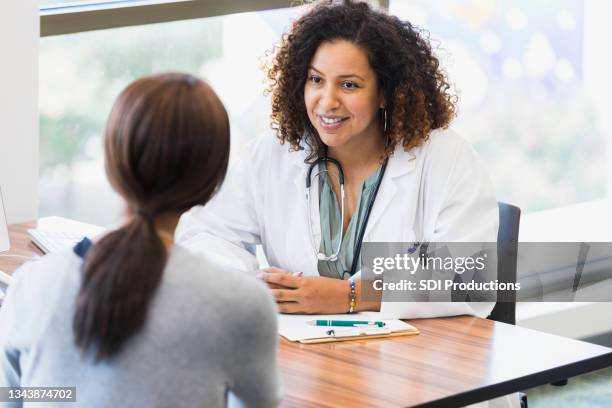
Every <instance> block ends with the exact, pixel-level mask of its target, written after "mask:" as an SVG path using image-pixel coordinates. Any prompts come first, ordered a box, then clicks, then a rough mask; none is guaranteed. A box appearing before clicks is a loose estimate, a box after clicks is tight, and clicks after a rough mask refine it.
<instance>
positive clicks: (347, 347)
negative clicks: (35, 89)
mask: <svg viewBox="0 0 612 408" xmlns="http://www.w3.org/2000/svg"><path fill="white" fill-rule="evenodd" d="M33 225H34V223H26V224H18V225H12V226H10V227H9V231H10V237H11V243H12V249H11V252H10V253H13V254H19V255H24V256H30V255H33V254H40V252H39V251H38V250H37V249H36V247H35V246H33V244H32V243H31V242H30V241H29V239H28V238H27V235H26V229H27V228H31V227H32V226H33ZM22 262H23V259H11V258H5V257H2V258H0V269H2V270H4V271H6V272H12V271H13V270H14V269H16V268H17V267H18V266H19V265H20V264H21V263H22ZM411 323H412V324H414V325H415V326H416V327H418V328H419V330H420V331H421V334H419V335H418V336H410V337H398V338H393V339H371V340H360V341H351V342H343V343H326V344H312V345H302V344H295V343H291V342H289V341H286V340H284V339H281V340H280V350H279V353H280V367H281V372H282V377H283V383H284V389H285V398H284V400H283V403H282V406H283V407H406V406H417V407H440V406H442V407H458V406H462V405H466V404H471V403H474V402H479V401H484V400H487V399H491V398H495V397H498V396H501V395H505V394H509V393H512V392H515V391H519V390H525V389H528V388H531V387H535V386H537V385H542V384H547V383H550V382H554V381H559V380H562V379H564V378H570V377H573V376H576V375H579V374H583V373H586V372H589V371H594V370H597V369H600V368H604V367H607V366H610V365H612V349H609V348H606V347H601V346H597V345H594V344H589V343H585V342H581V341H577V340H572V339H568V338H564V337H558V336H553V335H550V334H545V333H541V332H537V331H534V330H530V329H525V328H521V327H516V326H511V325H507V324H504V323H498V322H493V321H490V320H486V319H480V318H477V317H471V316H458V317H451V318H439V319H422V320H414V321H411ZM568 324H571V322H568ZM611 404H612V401H611Z"/></svg>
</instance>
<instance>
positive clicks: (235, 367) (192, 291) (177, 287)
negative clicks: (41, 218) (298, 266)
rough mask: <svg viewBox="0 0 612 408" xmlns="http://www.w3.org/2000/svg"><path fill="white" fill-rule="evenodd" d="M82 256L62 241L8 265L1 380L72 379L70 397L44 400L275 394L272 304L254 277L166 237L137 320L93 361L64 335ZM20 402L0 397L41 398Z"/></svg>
mask: <svg viewBox="0 0 612 408" xmlns="http://www.w3.org/2000/svg"><path fill="white" fill-rule="evenodd" d="M81 262H82V260H81V258H79V257H78V256H77V255H76V254H74V253H73V252H72V251H65V252H62V253H57V254H53V255H49V256H45V257H44V258H43V259H41V260H39V261H36V262H30V263H28V264H26V265H24V266H23V267H22V268H21V269H20V270H18V271H17V272H15V274H14V277H15V279H14V281H13V283H12V284H11V287H10V288H9V291H8V295H7V298H6V300H5V302H4V304H3V305H2V308H0V387H18V386H22V387H43V386H47V387H50V386H54V387H55V386H70V387H76V400H77V402H76V403H74V402H71V403H64V404H63V405H62V404H60V403H57V404H56V403H45V404H43V405H44V406H45V407H49V408H51V407H60V406H61V407H64V406H65V407H71V408H74V407H87V408H96V407H139V408H140V407H148V408H154V407H160V408H161V407H164V408H166V407H210V408H213V407H224V406H226V405H227V404H228V403H229V405H238V406H242V405H244V406H248V407H271V406H276V405H277V404H278V402H279V400H280V386H279V375H278V370H277V364H276V352H277V343H278V332H277V322H276V314H275V309H276V308H275V305H274V302H273V301H272V299H271V297H270V295H269V294H268V293H267V289H266V288H265V287H264V286H263V284H262V283H260V282H258V281H257V280H256V279H254V278H250V277H247V276H245V275H244V274H243V273H241V272H237V271H231V270H225V269H223V268H221V267H219V266H217V265H215V264H213V263H211V262H210V261H207V260H206V259H205V258H203V257H202V256H201V255H198V254H193V253H191V252H189V251H188V250H186V249H184V248H181V247H179V246H174V247H173V248H172V249H171V250H170V253H169V260H168V264H167V266H166V269H165V271H164V274H163V277H162V281H161V284H160V286H159V288H158V291H157V293H156V295H155V297H154V299H153V301H152V303H151V307H150V309H149V314H148V320H147V322H146V324H145V327H144V329H143V330H142V331H141V332H139V333H138V334H137V335H135V336H134V337H133V338H131V339H130V340H129V341H128V342H127V343H126V344H125V346H124V347H123V349H122V350H121V352H120V353H119V355H117V356H116V358H114V359H112V360H110V361H105V362H102V363H98V364H95V363H93V362H92V360H91V358H83V357H82V356H81V354H79V352H78V351H77V349H76V348H75V346H74V343H73V333H72V319H73V316H74V303H75V298H76V294H77V292H78V289H79V285H80V274H81V272H80V266H81ZM29 404H30V403H23V405H22V404H21V403H16V404H12V405H10V404H8V403H6V402H0V407H21V406H35V407H38V406H41V405H40V403H31V405H29Z"/></svg>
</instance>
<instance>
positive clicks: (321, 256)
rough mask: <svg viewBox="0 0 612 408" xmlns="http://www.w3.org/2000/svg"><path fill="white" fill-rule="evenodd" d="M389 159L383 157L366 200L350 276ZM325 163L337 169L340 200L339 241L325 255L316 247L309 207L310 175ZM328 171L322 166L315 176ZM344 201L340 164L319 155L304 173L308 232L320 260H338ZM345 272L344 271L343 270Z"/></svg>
mask: <svg viewBox="0 0 612 408" xmlns="http://www.w3.org/2000/svg"><path fill="white" fill-rule="evenodd" d="M388 160H389V159H385V161H384V163H383V165H382V167H381V168H380V173H379V174H378V178H377V179H376V185H375V187H374V191H373V192H372V195H371V196H370V200H369V201H368V206H367V207H366V212H365V214H364V216H363V222H362V223H361V228H360V229H359V234H358V235H357V241H356V242H355V248H354V255H353V263H352V265H351V270H350V272H349V273H350V276H353V275H354V274H355V272H357V263H358V259H359V254H360V252H361V244H362V243H363V235H364V234H365V230H366V226H367V225H368V219H369V218H370V213H371V212H372V207H373V206H374V202H375V201H376V195H377V194H378V190H379V188H380V184H381V182H382V178H383V176H384V175H385V170H386V169H387V162H388ZM321 163H323V164H327V163H330V164H332V165H333V166H335V167H336V169H337V170H338V181H339V183H340V201H341V205H340V214H341V219H340V241H339V242H338V248H337V249H336V250H335V251H333V253H332V254H331V255H327V254H325V253H324V252H320V251H319V250H318V248H317V246H316V245H317V244H316V242H315V238H314V234H313V232H312V217H311V214H312V213H311V207H310V201H311V200H310V198H311V197H310V187H311V179H312V178H311V176H312V171H313V170H314V169H315V168H316V167H318V165H319V164H321ZM328 172H329V171H328V170H327V166H326V165H325V166H323V169H322V170H320V171H318V172H317V173H316V174H315V177H317V176H319V175H320V174H321V173H328ZM344 201H345V195H344V171H343V170H342V166H341V165H340V162H338V160H336V159H332V158H331V157H327V156H323V157H319V158H318V159H317V160H315V161H314V162H313V163H312V164H311V165H310V167H309V168H308V172H307V174H306V202H307V203H308V204H307V211H308V214H307V216H308V231H309V233H310V240H311V242H312V247H313V248H314V250H315V254H316V257H317V259H318V260H320V261H332V262H334V261H336V260H338V255H339V254H340V249H341V248H342V240H343V239H344ZM345 273H346V272H345Z"/></svg>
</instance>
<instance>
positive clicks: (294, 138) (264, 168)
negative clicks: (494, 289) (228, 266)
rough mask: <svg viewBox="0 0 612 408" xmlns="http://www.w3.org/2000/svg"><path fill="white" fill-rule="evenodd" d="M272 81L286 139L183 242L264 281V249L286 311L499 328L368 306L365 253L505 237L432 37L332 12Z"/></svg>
mask: <svg viewBox="0 0 612 408" xmlns="http://www.w3.org/2000/svg"><path fill="white" fill-rule="evenodd" d="M267 77H268V79H269V87H268V91H269V92H270V93H271V96H272V116H271V122H272V128H273V130H274V131H275V133H276V135H275V136H276V137H273V136H271V135H268V136H266V137H263V138H259V139H257V140H255V141H254V142H252V143H251V144H249V145H248V147H247V149H246V153H245V155H244V157H242V160H240V161H239V162H238V163H237V164H236V165H235V166H234V167H233V168H232V169H231V170H230V173H229V176H228V180H227V181H226V183H225V184H224V185H223V188H222V189H221V191H220V192H219V194H218V195H217V196H216V197H215V198H214V199H213V200H212V201H211V202H210V203H209V204H208V205H207V206H206V207H196V208H194V209H192V210H191V211H190V212H189V213H188V214H187V215H186V216H185V217H184V218H183V220H182V222H181V224H180V226H179V231H178V233H177V234H178V236H177V239H178V240H179V241H182V242H183V244H185V245H187V246H189V247H192V248H194V249H199V250H203V251H210V252H216V253H227V251H229V252H230V253H231V254H232V256H231V260H232V261H235V263H236V265H237V266H238V267H241V268H243V269H251V270H253V271H254V270H256V269H257V266H256V260H255V258H254V256H253V255H252V251H251V252H248V249H249V248H252V247H253V246H254V245H256V244H261V245H262V247H263V250H264V253H265V255H266V257H267V259H268V262H269V263H270V265H271V267H270V268H266V269H264V270H261V271H259V273H258V276H259V278H260V279H262V280H264V281H266V282H267V283H268V285H269V286H270V287H271V288H272V292H273V294H274V296H275V298H276V300H277V305H278V308H279V310H280V312H282V313H318V314H332V313H352V312H355V311H366V310H374V311H376V310H382V311H383V312H386V313H387V314H388V315H394V316H396V317H402V318H417V317H432V316H445V315H458V314H475V315H480V316H487V315H488V314H489V312H490V311H491V308H492V307H493V304H492V303H490V302H482V303H466V302H464V303H461V302H455V303H450V302H438V303H425V302H423V303H415V302H385V301H383V300H384V297H383V298H382V299H381V293H380V292H377V294H376V295H375V296H370V297H364V296H362V291H363V289H364V287H363V284H364V283H363V282H362V281H361V279H359V276H360V253H359V251H360V250H361V242H454V241H465V242H495V240H496V237H497V227H498V210H497V203H496V199H495V194H494V190H493V187H492V184H491V182H490V180H489V178H488V176H487V174H486V171H485V169H484V167H483V166H482V164H481V162H480V161H479V159H478V157H477V156H476V154H475V152H474V151H473V149H472V148H471V147H470V146H469V145H468V143H467V142H466V141H464V140H463V139H462V138H460V137H459V136H458V135H456V134H455V133H453V132H452V131H450V130H448V129H447V127H448V125H449V124H450V122H451V120H452V119H453V117H454V116H455V109H456V108H455V102H456V97H455V96H454V95H453V93H452V92H451V87H450V86H449V82H448V80H447V79H446V76H445V75H444V73H443V72H442V70H441V69H440V66H439V61H438V59H437V58H436V56H435V55H434V53H433V51H432V48H431V45H430V43H429V41H428V39H427V36H426V35H424V34H423V31H421V30H420V29H418V28H416V27H414V26H413V25H411V24H410V23H408V22H405V21H401V20H399V19H398V18H397V17H394V16H390V15H387V14H385V13H383V12H379V11H375V10H372V9H371V8H370V6H368V4H367V3H363V2H353V1H344V2H341V3H338V2H334V1H323V2H319V3H317V4H315V5H314V6H313V8H312V9H311V10H310V11H309V12H308V13H306V14H305V15H303V16H302V17H301V18H299V19H297V20H296V21H295V22H294V23H293V25H292V27H291V29H290V30H289V32H288V33H286V34H285V35H284V36H283V37H282V40H281V42H280V44H279V45H278V46H277V47H276V48H275V49H274V53H273V59H272V60H271V63H270V65H269V66H268V68H267ZM341 179H343V182H341ZM307 186H308V187H307ZM228 258H230V257H227V256H225V257H222V256H219V260H220V261H221V262H228Z"/></svg>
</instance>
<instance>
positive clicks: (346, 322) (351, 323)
mask: <svg viewBox="0 0 612 408" xmlns="http://www.w3.org/2000/svg"><path fill="white" fill-rule="evenodd" d="M308 324H310V325H311V326H378V327H383V326H385V322H369V321H367V320H311V321H309V322H308Z"/></svg>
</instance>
